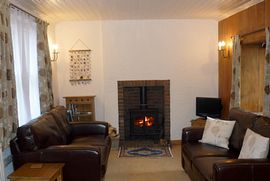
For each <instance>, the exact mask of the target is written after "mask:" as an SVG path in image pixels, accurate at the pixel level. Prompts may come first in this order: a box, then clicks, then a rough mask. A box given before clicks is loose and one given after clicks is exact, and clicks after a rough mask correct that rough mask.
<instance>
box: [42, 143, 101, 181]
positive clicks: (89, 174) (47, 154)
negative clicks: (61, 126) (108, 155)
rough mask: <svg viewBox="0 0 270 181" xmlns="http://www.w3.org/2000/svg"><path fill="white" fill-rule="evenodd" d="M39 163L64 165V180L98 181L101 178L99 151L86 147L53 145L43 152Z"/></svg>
mask: <svg viewBox="0 0 270 181" xmlns="http://www.w3.org/2000/svg"><path fill="white" fill-rule="evenodd" d="M41 162H52V163H65V166H64V168H63V172H64V173H63V175H64V178H63V179H64V180H65V177H68V178H69V179H68V180H86V179H90V178H91V180H93V181H100V180H101V178H102V164H101V151H100V148H99V147H93V146H87V145H55V146H50V147H48V148H47V149H44V150H43V153H42V156H41Z"/></svg>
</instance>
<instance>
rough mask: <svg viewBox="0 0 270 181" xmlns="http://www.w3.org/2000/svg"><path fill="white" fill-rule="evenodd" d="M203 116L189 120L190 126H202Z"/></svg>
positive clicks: (203, 122)
mask: <svg viewBox="0 0 270 181" xmlns="http://www.w3.org/2000/svg"><path fill="white" fill-rule="evenodd" d="M205 122H206V120H205V118H197V119H193V120H191V126H192V127H204V126H205Z"/></svg>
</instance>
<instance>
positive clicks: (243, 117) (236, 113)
mask: <svg viewBox="0 0 270 181" xmlns="http://www.w3.org/2000/svg"><path fill="white" fill-rule="evenodd" d="M258 117H259V116H258V115H256V114H253V113H250V112H245V111H243V110H241V109H239V108H232V109H231V110H230V113H229V119H230V120H236V123H235V125H234V128H233V131H232V135H231V137H230V139H229V148H231V149H234V150H236V151H238V152H240V150H241V147H242V143H243V140H244V136H245V133H246V130H247V128H252V127H253V125H254V123H255V121H256V119H257V118H258Z"/></svg>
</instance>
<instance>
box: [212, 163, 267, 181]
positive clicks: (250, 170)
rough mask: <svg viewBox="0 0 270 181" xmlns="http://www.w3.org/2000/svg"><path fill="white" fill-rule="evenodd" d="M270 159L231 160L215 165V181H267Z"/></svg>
mask: <svg viewBox="0 0 270 181" xmlns="http://www.w3.org/2000/svg"><path fill="white" fill-rule="evenodd" d="M269 170H270V160H269V159H231V160H224V161H218V162H216V163H215V164H214V165H213V181H228V180H239V181H241V180H245V181H264V180H265V181H266V180H268V178H269Z"/></svg>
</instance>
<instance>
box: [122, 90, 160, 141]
mask: <svg viewBox="0 0 270 181" xmlns="http://www.w3.org/2000/svg"><path fill="white" fill-rule="evenodd" d="M139 90H140V91H139V98H140V102H139V105H138V107H139V108H135V109H134V108H132V109H128V113H129V119H127V121H129V123H128V124H127V125H129V129H127V130H129V133H128V134H127V135H126V136H127V139H130V140H138V139H139V140H145V139H152V140H155V139H156V140H158V139H161V138H162V137H163V111H162V109H158V108H148V103H147V98H148V95H147V87H146V86H141V87H139Z"/></svg>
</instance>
